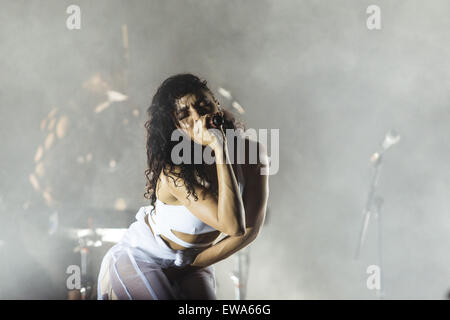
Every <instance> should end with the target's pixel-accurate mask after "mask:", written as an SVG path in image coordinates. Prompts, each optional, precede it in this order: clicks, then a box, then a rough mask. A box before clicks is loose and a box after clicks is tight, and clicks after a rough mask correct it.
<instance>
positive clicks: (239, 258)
mask: <svg viewBox="0 0 450 320" xmlns="http://www.w3.org/2000/svg"><path fill="white" fill-rule="evenodd" d="M235 259H236V260H235V263H236V264H235V269H234V271H233V272H232V273H231V275H230V277H231V280H233V283H234V286H235V291H234V295H235V300H245V298H246V296H247V282H248V271H249V270H248V269H249V265H250V251H249V248H248V247H247V248H244V249H241V250H239V251H238V252H237V253H236V256H235Z"/></svg>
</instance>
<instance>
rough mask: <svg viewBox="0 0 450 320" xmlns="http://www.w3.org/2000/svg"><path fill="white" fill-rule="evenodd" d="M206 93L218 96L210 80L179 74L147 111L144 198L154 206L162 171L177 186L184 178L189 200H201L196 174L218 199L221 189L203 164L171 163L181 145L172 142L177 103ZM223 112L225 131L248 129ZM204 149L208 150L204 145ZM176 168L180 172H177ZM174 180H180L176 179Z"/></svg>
mask: <svg viewBox="0 0 450 320" xmlns="http://www.w3.org/2000/svg"><path fill="white" fill-rule="evenodd" d="M205 92H209V93H210V94H211V95H212V96H213V97H214V95H213V94H212V92H211V90H210V89H209V88H208V86H207V82H206V80H201V79H200V78H198V77H197V76H195V75H192V74H177V75H174V76H171V77H169V78H167V79H166V80H164V82H163V83H162V84H161V85H160V86H159V88H158V90H157V91H156V93H155V95H154V96H153V99H152V102H151V105H150V107H149V108H148V109H147V115H148V120H147V122H146V123H145V128H146V130H147V169H146V170H145V176H146V178H147V184H146V192H145V194H144V197H145V198H147V199H149V200H150V201H151V205H152V206H153V207H154V204H155V201H156V185H157V182H158V180H159V176H160V174H161V171H162V170H163V171H164V174H165V175H167V176H169V177H170V178H172V179H174V181H175V184H176V183H177V181H178V180H179V179H182V181H183V182H184V185H185V187H186V188H187V197H189V196H190V195H192V196H193V197H194V199H195V201H197V200H198V195H197V194H196V192H195V190H194V186H195V185H196V184H198V182H197V179H196V175H197V176H198V178H199V179H200V181H202V182H205V181H206V182H207V183H209V185H210V188H209V189H208V191H209V192H211V193H212V194H214V195H215V196H216V197H217V193H218V190H217V186H214V185H213V184H212V183H211V179H210V178H209V177H208V175H207V172H206V170H205V166H204V164H203V163H200V164H196V163H195V161H190V163H181V164H177V165H175V164H174V163H173V162H172V160H171V151H172V148H173V147H174V146H175V145H176V144H177V143H179V142H178V141H171V135H172V132H173V131H174V130H176V129H177V127H176V119H175V117H174V111H175V109H176V101H177V100H178V99H179V98H181V97H183V96H185V95H187V94H194V95H195V96H196V97H197V98H201V97H202V96H203V95H204V94H205ZM222 111H223V112H224V120H225V121H224V125H223V128H224V130H225V129H238V128H241V129H242V128H244V125H243V124H242V122H238V121H237V120H236V119H235V117H234V115H233V114H232V113H231V112H229V111H226V110H222ZM194 144H195V142H193V141H191V148H192V149H191V151H192V152H191V155H193V154H194V152H193V150H194V147H195V146H194ZM197 147H198V146H197ZM202 148H205V147H204V146H202ZM176 167H177V169H178V170H175V168H176ZM173 177H176V180H175V178H173Z"/></svg>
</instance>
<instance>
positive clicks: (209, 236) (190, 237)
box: [145, 215, 220, 250]
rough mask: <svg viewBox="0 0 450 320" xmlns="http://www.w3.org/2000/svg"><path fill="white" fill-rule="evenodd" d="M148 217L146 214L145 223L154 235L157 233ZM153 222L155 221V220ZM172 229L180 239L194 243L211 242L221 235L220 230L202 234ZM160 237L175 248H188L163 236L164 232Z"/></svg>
mask: <svg viewBox="0 0 450 320" xmlns="http://www.w3.org/2000/svg"><path fill="white" fill-rule="evenodd" d="M148 217H149V215H146V216H145V223H146V224H147V225H148V227H149V228H150V230H151V232H152V233H153V235H154V234H155V233H154V232H153V229H152V227H151V226H150V223H149V222H148ZM150 219H152V218H151V217H150ZM153 222H154V220H153ZM171 231H172V233H173V234H174V235H175V236H176V237H178V238H179V239H181V240H183V241H185V242H189V243H192V244H201V243H211V242H213V241H214V240H216V239H217V237H219V235H220V231H211V232H206V233H202V234H189V233H184V232H180V231H175V230H171ZM160 237H161V239H162V240H163V241H164V242H165V243H166V245H167V246H169V247H170V248H171V249H173V250H185V249H187V248H186V247H183V246H181V245H179V244H178V243H176V242H174V241H172V240H170V239H168V238H167V237H165V236H163V235H162V234H161V235H160Z"/></svg>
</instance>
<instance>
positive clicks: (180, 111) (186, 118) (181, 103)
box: [174, 91, 220, 131]
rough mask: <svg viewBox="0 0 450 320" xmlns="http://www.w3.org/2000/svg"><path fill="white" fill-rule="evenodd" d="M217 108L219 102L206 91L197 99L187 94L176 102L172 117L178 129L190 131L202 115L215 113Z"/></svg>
mask: <svg viewBox="0 0 450 320" xmlns="http://www.w3.org/2000/svg"><path fill="white" fill-rule="evenodd" d="M219 106H220V105H219V102H218V101H217V100H216V99H215V98H214V96H213V95H212V94H211V93H210V92H208V91H204V92H203V94H202V95H201V96H200V97H198V99H197V97H196V96H195V95H194V94H188V95H185V96H183V97H181V98H180V99H178V100H177V101H176V109H175V114H174V116H175V119H176V121H177V124H178V125H179V127H181V128H183V129H185V130H188V131H191V130H193V128H194V122H195V121H197V120H198V119H200V118H201V117H202V116H204V115H207V114H209V115H213V114H215V113H217V112H218V111H219Z"/></svg>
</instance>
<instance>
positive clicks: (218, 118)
mask: <svg viewBox="0 0 450 320" xmlns="http://www.w3.org/2000/svg"><path fill="white" fill-rule="evenodd" d="M209 123H210V124H211V126H212V127H213V128H216V129H218V128H220V127H221V126H222V125H223V123H224V120H223V117H222V115H221V114H220V113H216V114H215V115H213V116H212V118H210V121H209Z"/></svg>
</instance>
